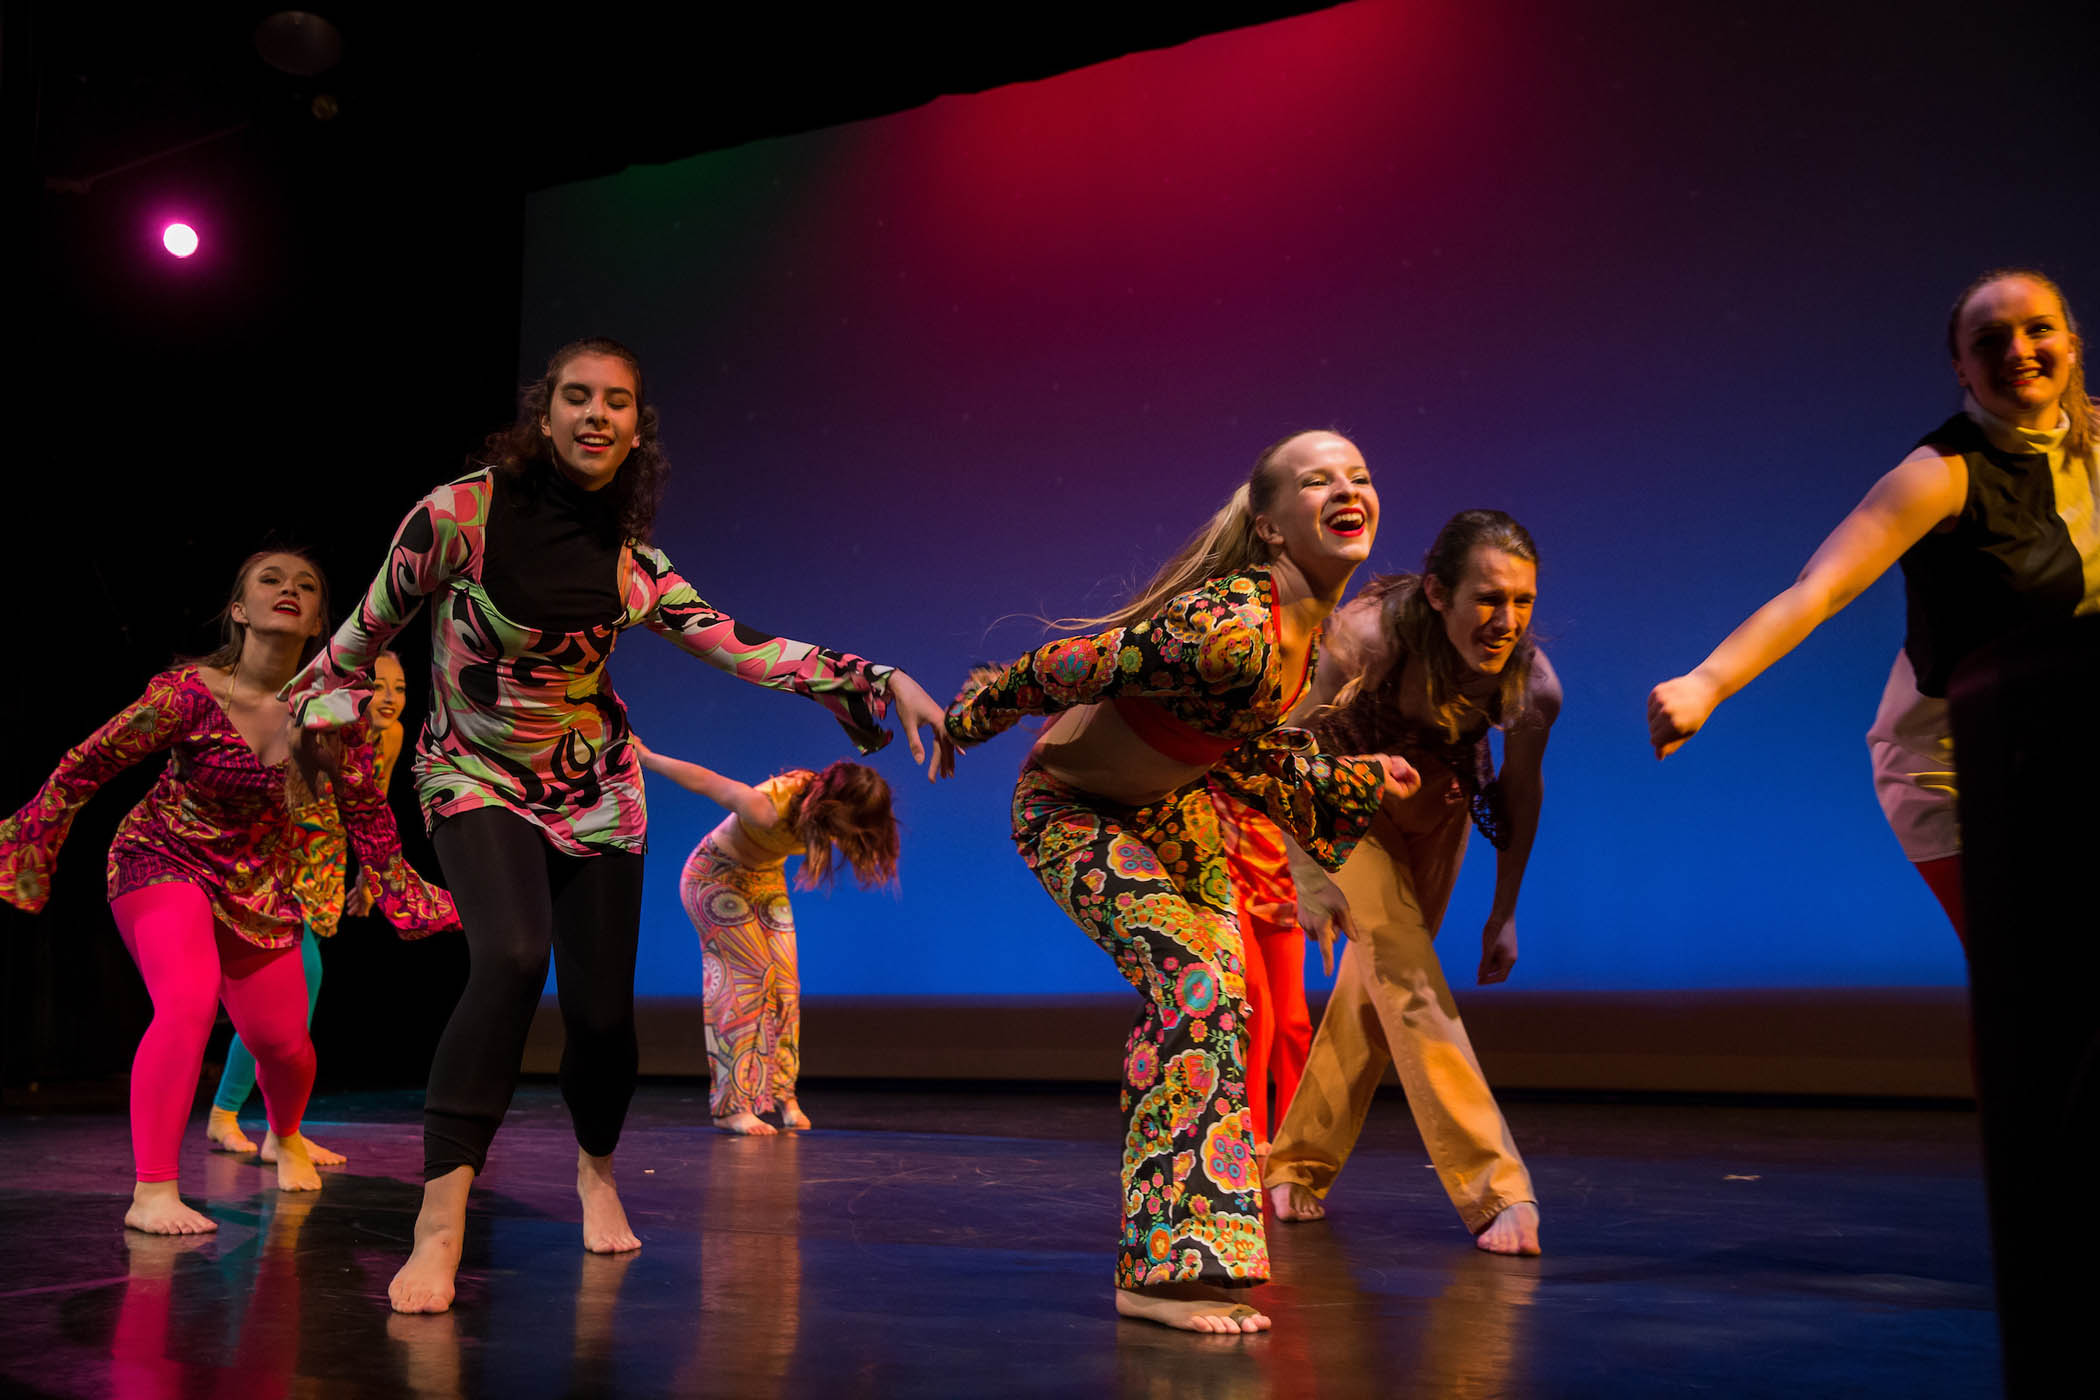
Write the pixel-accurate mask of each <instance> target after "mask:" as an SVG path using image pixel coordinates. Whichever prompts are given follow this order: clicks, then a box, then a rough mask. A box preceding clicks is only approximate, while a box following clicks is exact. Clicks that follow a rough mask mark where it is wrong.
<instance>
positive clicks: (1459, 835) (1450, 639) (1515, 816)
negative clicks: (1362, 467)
mask: <svg viewBox="0 0 2100 1400" xmlns="http://www.w3.org/2000/svg"><path fill="white" fill-rule="evenodd" d="M1537 595H1538V551H1537V549H1536V548H1535V547H1534V546H1533V544H1532V541H1531V535H1530V534H1529V532H1527V531H1526V530H1525V529H1524V527H1523V526H1521V525H1519V524H1517V522H1516V521H1514V520H1512V519H1510V518H1509V517H1508V516H1507V515H1504V514H1502V512H1500V511H1492V510H1469V511H1465V512H1463V513H1461V514H1459V515H1456V516H1454V517H1452V519H1451V521H1450V522H1449V523H1448V524H1446V525H1445V526H1444V528H1443V529H1442V530H1441V531H1439V532H1438V534H1437V537H1436V542H1435V543H1434V544H1432V545H1431V546H1430V549H1429V555H1428V557H1427V558H1426V559H1425V560H1424V561H1423V564H1422V572H1421V573H1420V574H1419V575H1416V574H1400V575H1395V576H1391V577H1385V578H1379V579H1374V580H1373V581H1372V582H1371V583H1370V584H1369V585H1368V586H1367V587H1365V589H1364V590H1363V592H1361V593H1359V594H1358V595H1357V596H1356V597H1355V598H1354V599H1352V600H1351V601H1350V603H1349V605H1348V606H1347V607H1345V608H1343V609H1342V610H1341V611H1340V612H1339V613H1337V614H1336V615H1335V625H1334V635H1333V641H1332V644H1331V645H1330V646H1329V648H1328V651H1327V654H1326V656H1325V657H1323V658H1322V659H1321V662H1320V670H1319V674H1318V675H1317V676H1316V677H1315V678H1314V681H1313V688H1312V694H1311V695H1310V696H1309V697H1308V700H1307V704H1308V707H1309V708H1313V707H1321V706H1325V707H1326V708H1324V709H1319V710H1318V711H1317V714H1316V717H1315V718H1314V720H1313V721H1312V724H1313V731H1314V732H1315V733H1316V734H1318V735H1319V736H1320V742H1321V744H1322V745H1323V746H1326V747H1331V748H1340V749H1343V750H1353V749H1360V748H1370V749H1376V750H1379V751H1380V752H1390V753H1397V754H1400V755H1402V756H1403V757H1405V758H1406V759H1407V761H1408V762H1409V763H1411V764H1412V765H1414V767H1415V769H1416V770H1417V771H1418V772H1420V773H1421V775H1422V787H1421V790H1420V791H1419V792H1417V793H1416V794H1415V795H1414V796H1413V797H1411V798H1409V799H1408V800H1406V801H1405V802H1400V803H1391V804H1388V805H1387V808H1386V809H1385V810H1384V811H1382V812H1380V813H1379V815H1378V818H1377V819H1376V820H1375V821H1374V822H1372V824H1371V831H1370V834H1369V835H1368V836H1366V837H1365V838H1364V840H1363V841H1362V842H1361V843H1360V844H1359V845H1358V846H1357V848H1356V851H1355V853H1354V854H1353V855H1351V856H1350V857H1349V860H1348V863H1347V864H1345V865H1344V866H1343V867H1342V868H1341V870H1340V871H1338V872H1337V873H1336V874H1335V876H1334V880H1333V883H1332V886H1329V884H1328V881H1327V878H1326V876H1325V875H1323V874H1322V873H1321V872H1320V871H1319V870H1318V869H1317V868H1316V867H1312V866H1310V865H1309V863H1307V862H1304V861H1296V862H1294V865H1295V866H1296V867H1297V869H1296V873H1297V874H1298V877H1299V886H1300V893H1301V908H1302V909H1303V911H1304V918H1305V921H1306V926H1307V927H1308V928H1309V929H1312V928H1316V927H1317V926H1318V925H1319V924H1320V923H1322V922H1323V921H1324V920H1325V919H1326V918H1328V917H1332V911H1333V909H1334V906H1335V903H1336V901H1335V900H1334V899H1333V894H1332V892H1333V891H1336V890H1338V891H1339V893H1340V895H1341V896H1342V897H1343V898H1344V899H1345V900H1346V901H1347V917H1348V918H1349V919H1350V921H1351V922H1352V924H1353V927H1354V932H1355V935H1356V941H1355V942H1354V943H1352V944H1351V945H1350V946H1349V947H1348V948H1347V949H1346V950H1345V951H1344V952H1343V954H1342V965H1341V971H1340V972H1339V973H1338V974H1337V976H1336V978H1335V984H1334V995H1333V996H1332V997H1331V998H1329V1000H1328V1003H1327V1011H1326V1014H1325V1015H1324V1016H1322V1017H1321V1019H1320V1029H1319V1032H1318V1034H1317V1035H1315V1036H1314V1037H1313V1045H1312V1052H1311V1054H1310V1055H1309V1056H1308V1057H1307V1060H1306V1065H1305V1074H1304V1077H1303V1078H1302V1079H1300V1081H1299V1084H1298V1093H1297V1096H1296V1097H1294V1098H1293V1099H1292V1100H1291V1104H1290V1109H1289V1111H1288V1112H1287V1113H1286V1114H1285V1115H1284V1117H1283V1121H1282V1123H1281V1124H1280V1125H1279V1126H1278V1127H1277V1130H1276V1141H1275V1146H1274V1148H1273V1149H1272V1151H1271V1152H1270V1154H1269V1166H1268V1171H1267V1174H1266V1175H1267V1180H1268V1183H1269V1199H1270V1204H1271V1205H1272V1206H1273V1207H1274V1208H1275V1211H1276V1216H1277V1218H1278V1219H1279V1220H1313V1219H1318V1218H1319V1217H1320V1216H1321V1215H1324V1214H1325V1213H1326V1211H1325V1207H1324V1206H1322V1205H1321V1200H1322V1199H1323V1198H1324V1197H1325V1196H1326V1195H1327V1192H1328V1190H1329V1188H1330V1187H1332V1186H1333V1184H1334V1179H1335V1176H1336V1174H1337V1173H1339V1172H1340V1171H1341V1169H1342V1164H1343V1163H1344V1162H1346V1161H1347V1160H1348V1159H1349V1152H1350V1149H1351V1148H1353V1147H1354V1146H1355V1145H1356V1139H1357V1137H1358V1136H1359V1135H1360V1134H1361V1133H1362V1132H1363V1126H1364V1117H1365V1115H1366V1114H1367V1113H1368V1112H1369V1111H1370V1107H1371V1098H1372V1095H1373V1094H1375V1093H1376V1092H1377V1089H1378V1080H1379V1077H1380V1076H1381V1075H1382V1074H1383V1073H1384V1070H1385V1064H1386V1059H1387V1057H1388V1056H1390V1057H1391V1058H1392V1061H1393V1063H1394V1065H1395V1067H1396V1068H1397V1069H1398V1070H1399V1072H1400V1082H1401V1084H1402V1086H1403V1087H1404V1088H1405V1089H1406V1090H1407V1104H1408V1107H1409V1108H1410V1109H1412V1110H1413V1111H1414V1116H1415V1126H1416V1127H1418V1128H1420V1129H1421V1132H1422V1143H1423V1145H1424V1146H1425V1147H1427V1148H1428V1149H1429V1159H1430V1162H1431V1164H1432V1165H1434V1166H1435V1168H1436V1172H1437V1177H1438V1178H1439V1179H1440V1180H1441V1181H1442V1182H1443V1184H1444V1190H1445V1191H1446V1193H1448V1194H1449V1195H1450V1197H1451V1204H1452V1205H1454V1206H1456V1207H1457V1208H1458V1214H1459V1218H1460V1219H1462V1220H1464V1221H1465V1223H1466V1228H1467V1229H1469V1230H1471V1231H1473V1233H1474V1236H1475V1242H1476V1243H1477V1244H1478V1245H1479V1246H1480V1248H1482V1249H1485V1250H1488V1251H1491V1252H1493V1253H1496V1254H1537V1253H1538V1252H1539V1213H1538V1205H1537V1198H1536V1197H1535V1196H1534V1195H1533V1193H1532V1188H1531V1175H1530V1173H1529V1172H1527V1171H1525V1169H1524V1161H1523V1159H1522V1158H1521V1157H1519V1156H1518V1155H1517V1146H1516V1143H1515V1142H1514V1141H1512V1140H1511V1138H1510V1134H1509V1125H1508V1124H1507V1123H1505V1122H1503V1121H1502V1113H1501V1110H1499V1109H1498V1108H1496V1106H1495V1097H1494V1094H1493V1093H1492V1092H1491V1091H1490V1090H1489V1089H1488V1085H1487V1080H1486V1078H1485V1077H1484V1076H1483V1075H1482V1074H1481V1072H1480V1062H1479V1061H1478V1060H1476V1059H1475V1058H1474V1057H1473V1046H1472V1042H1471V1041H1469V1040H1468V1039H1467V1038H1466V1028H1465V1026H1464V1025H1463V1024H1462V1023H1461V1022H1460V1021H1459V1019H1458V1008H1457V1006H1456V1005H1455V1004H1453V1002H1452V1000H1451V988H1450V987H1449V986H1448V985H1447V984H1446V983H1445V981H1444V970H1443V967H1442V965H1441V964H1440V963H1439V962H1438V961H1437V955H1436V944H1435V939H1436V934H1437V928H1438V926H1439V925H1440V924H1442V922H1443V918H1444V907H1445V904H1446V903H1447V902H1448V901H1449V900H1450V898H1451V887H1452V885H1453V883H1454V882H1456V880H1457V879H1458V867H1459V862H1460V860H1461V859H1462V858H1463V857H1464V855H1465V850H1466V837H1467V834H1468V833H1467V824H1468V818H1469V817H1470V819H1471V822H1472V824H1473V825H1477V826H1478V827H1479V828H1480V830H1481V834H1482V835H1484V836H1486V837H1487V838H1488V840H1489V841H1490V842H1491V843H1492V844H1493V845H1494V847H1495V849H1496V862H1495V897H1494V904H1493V906H1492V907H1491V909H1490V910H1489V913H1488V918H1487V925H1486V927H1485V928H1484V929H1483V930H1482V932H1481V954H1480V970H1479V973H1478V976H1479V980H1480V981H1481V982H1482V983H1483V984H1485V983H1490V982H1500V981H1502V980H1503V979H1505V978H1506V977H1508V976H1509V972H1510V969H1511V968H1512V967H1514V966H1515V965H1516V961H1517V925H1516V909H1517V893H1518V890H1519V889H1520V888H1521V887H1522V885H1523V881H1524V867H1525V864H1526V863H1527V862H1528V861H1529V859H1530V856H1531V844H1532V838H1533V837H1534V836H1535V835H1536V834H1537V832H1538V824H1539V808H1540V804H1541V801H1542V798H1543V796H1544V791H1545V789H1544V782H1543V777H1542V772H1541V765H1542V762H1543V760H1544V758H1545V753H1546V737H1547V734H1548V732H1549V731H1550V730H1551V728H1552V726H1553V721H1554V719H1555V718H1556V717H1557V716H1558V715H1559V713H1560V701H1561V691H1560V682H1559V680H1558V678H1556V677H1555V676H1554V674H1553V668H1552V667H1551V666H1550V665H1548V664H1547V661H1546V656H1545V653H1543V652H1541V651H1539V650H1538V648H1537V647H1536V646H1534V645H1533V644H1532V641H1531V638H1530V636H1529V632H1530V627H1531V613H1532V607H1533V604H1534V603H1535V601H1536V599H1537ZM1330 702H1331V703H1330ZM1493 727H1499V728H1501V729H1502V731H1503V761H1502V769H1501V773H1500V775H1499V776H1498V775H1497V774H1496V772H1495V768H1494V761H1493V756H1492V754H1491V751H1490V750H1489V747H1488V730H1489V729H1490V728H1493ZM1323 911H1325V912H1323Z"/></svg>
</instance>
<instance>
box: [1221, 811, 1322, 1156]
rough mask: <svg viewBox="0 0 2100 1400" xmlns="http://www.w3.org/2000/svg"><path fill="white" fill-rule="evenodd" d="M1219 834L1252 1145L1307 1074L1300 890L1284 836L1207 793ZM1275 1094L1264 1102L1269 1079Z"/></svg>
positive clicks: (1308, 1021)
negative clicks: (1234, 940) (1228, 875)
mask: <svg viewBox="0 0 2100 1400" xmlns="http://www.w3.org/2000/svg"><path fill="white" fill-rule="evenodd" d="M1211 800H1212V803H1213V805H1215V806H1216V807H1217V809H1218V828H1219V831H1220V832H1221V834H1222V835H1223V837H1224V843H1225V863H1226V866H1227V868H1228V869H1229V870H1230V871H1231V872H1232V891H1233V896H1234V901H1235V904H1236V906H1237V908H1238V911H1239V917H1240V960H1241V962H1242V964H1243V965H1244V967H1245V970H1246V976H1247V1110H1248V1114H1249V1116H1250V1118H1251V1119H1252V1121H1253V1124H1254V1140H1255V1141H1256V1142H1267V1141H1268V1140H1269V1125H1270V1124H1271V1123H1273V1122H1277V1121H1280V1120H1281V1119H1282V1117H1283V1115H1284V1112H1285V1111H1286V1110H1287V1109H1289V1108H1290V1106H1291V1095H1293V1094H1295V1093H1297V1092H1298V1081H1299V1079H1300V1078H1302V1077H1303V1076H1304V1074H1305V1056H1306V1052H1307V1051H1308V1050H1310V1049H1311V1048H1312V1036H1313V1029H1312V1013H1311V1012H1310V1011H1309V1010H1307V1008H1306V1005H1305V935H1304V934H1303V933H1302V932H1300V931H1299V928H1298V891H1297V889H1296V887H1294V886H1293V885H1292V884H1291V867H1290V862H1289V860H1288V858H1287V857H1286V856H1285V855H1284V849H1283V834H1282V833H1281V832H1279V831H1278V830H1277V829H1276V824H1275V823H1274V822H1271V821H1270V820H1269V819H1268V818H1267V817H1265V816H1263V815H1262V814H1261V813H1259V812H1257V811H1255V810H1254V809H1253V808H1251V807H1249V806H1247V805H1246V804H1245V803H1243V802H1241V801H1239V800H1237V799H1236V798H1232V797H1228V796H1227V795H1226V794H1224V793H1222V792H1219V791H1217V790H1216V789H1215V788H1213V789H1212V790H1211ZM1272 1078H1273V1079H1274V1080H1275V1081H1276V1096H1275V1098H1274V1099H1273V1100H1272V1099H1271V1098H1270V1097H1269V1081H1270V1079H1272Z"/></svg>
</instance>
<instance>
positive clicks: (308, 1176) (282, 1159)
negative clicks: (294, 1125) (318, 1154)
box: [276, 1133, 321, 1191]
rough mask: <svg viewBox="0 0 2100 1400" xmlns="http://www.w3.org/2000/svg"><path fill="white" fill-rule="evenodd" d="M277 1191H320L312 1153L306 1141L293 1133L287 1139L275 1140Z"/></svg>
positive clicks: (319, 1176)
mask: <svg viewBox="0 0 2100 1400" xmlns="http://www.w3.org/2000/svg"><path fill="white" fill-rule="evenodd" d="M276 1145H277V1158H276V1161H277V1189H278V1190H280V1191H318V1190H320V1189H321V1174H320V1173H319V1172H317V1171H315V1170H314V1159H313V1153H312V1151H311V1150H310V1149H309V1148H308V1147H307V1145H306V1139H305V1138H303V1137H300V1136H299V1135H298V1134H297V1133H293V1134H292V1135H291V1136H290V1137H288V1138H278V1139H277V1144H276Z"/></svg>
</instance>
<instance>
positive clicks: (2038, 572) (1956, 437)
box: [1902, 413, 2085, 697]
mask: <svg viewBox="0 0 2100 1400" xmlns="http://www.w3.org/2000/svg"><path fill="white" fill-rule="evenodd" d="M1918 445H1919V446H1920V447H1931V448H1932V449H1933V450H1935V451H1937V452H1941V453H1945V454H1947V455H1949V456H1958V457H1960V458H1961V459H1962V461H1963V462H1964V463H1965V464H1967V466H1968V469H1969V495H1968V499H1967V500H1966V501H1965V502H1963V504H1962V511H1961V515H1960V516H1958V517H1957V518H1956V520H1955V523H1954V528H1953V529H1952V530H1948V531H1946V532H1944V533H1935V534H1928V535H1927V536H1925V538H1923V539H1921V540H1919V541H1918V542H1917V543H1916V544H1914V545H1912V546H1911V547H1910V548H1909V549H1907V550H1905V551H1904V554H1903V561H1902V562H1903V593H1904V600H1905V605H1906V610H1907V613H1908V618H1907V621H1906V623H1905V627H1904V634H1903V650H1904V652H1905V653H1906V654H1907V655H1908V656H1909V657H1910V664H1911V667H1912V669H1913V670H1915V671H1916V672H1917V674H1918V692H1919V693H1920V694H1921V695H1931V696H1936V697H1944V696H1945V695H1946V693H1947V681H1948V679H1949V678H1950V677H1951V676H1952V675H1953V674H1954V668H1955V667H1956V666H1957V665H1959V664H1960V662H1961V660H1962V658H1963V657H1965V656H1967V655H1968V654H1969V653H1970V652H1972V651H1974V650H1976V648H1978V647H1980V646H1983V645H1985V644H1986V643H1989V642H1993V641H1996V640H1997V639H1998V638H2000V637H2003V636H2006V635H2008V634H2009V633H2013V632H2018V631H2021V630H2023V629H2025V628H2027V627H2030V626H2033V625H2035V624H2038V623H2050V622H2059V621H2063V620H2066V619H2068V618H2069V617H2070V616H2071V614H2072V612H2073V611H2074V610H2075V609H2076V608H2077V607H2078V604H2079V602H2080V600H2082V599H2083V598H2084V597H2085V571H2084V568H2083V566H2082V565H2081V564H2080V562H2079V558H2078V548H2077V546H2076V545H2074V544H2072V543H2071V532H2070V530H2069V529H2068V528H2067V527H2066V526H2065V525H2064V522H2063V517H2062V516H2060V515H2058V514H2057V513H2056V484H2055V483H2054V482H2053V481H2052V480H2050V477H2049V459H2048V458H2047V457H2044V456H2043V455H2042V454H2041V453H2039V452H2006V451H2004V450H2002V449H2000V448H1999V447H1998V446H1997V445H1996V444H1995V443H1993V442H1992V441H1991V440H1990V439H1989V438H1988V437H1987V436H1985V434H1984V431H1983V429H1982V428H1981V427H1980V426H1978V425H1977V423H1976V421H1975V420H1974V419H1972V418H1970V417H1969V415H1968V414H1966V413H1957V414H1955V415H1954V416H1953V417H1952V418H1949V419H1948V420H1947V421H1946V422H1944V423H1942V424H1940V426H1938V427H1937V428H1934V429H1933V430H1932V431H1931V432H1929V433H1927V434H1926V435H1925V436H1924V437H1923V438H1920V439H1919V440H1918Z"/></svg>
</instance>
